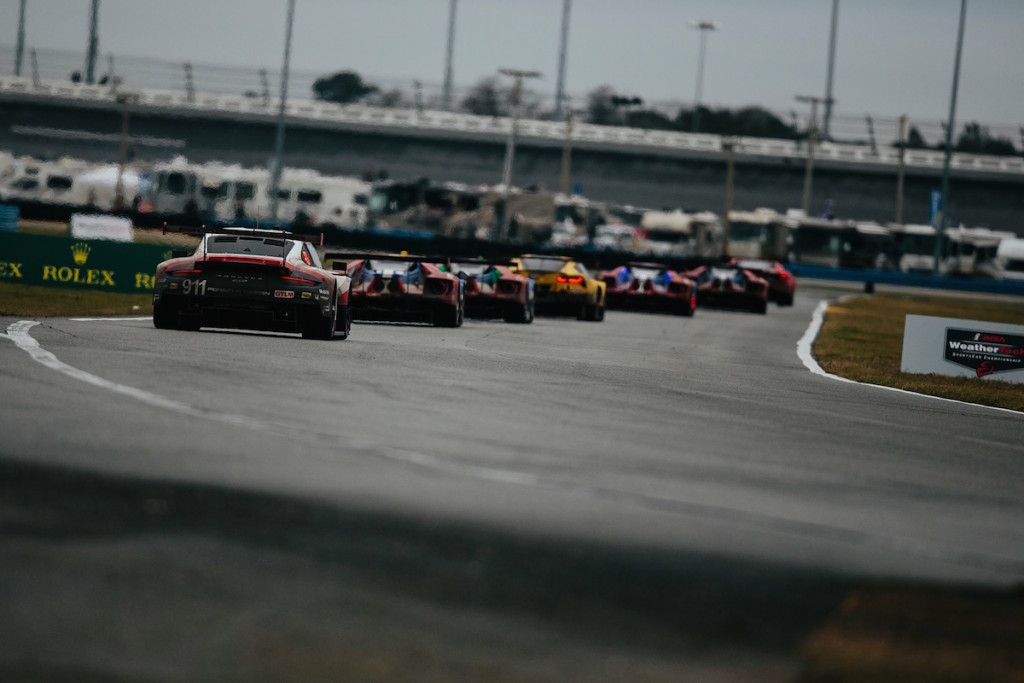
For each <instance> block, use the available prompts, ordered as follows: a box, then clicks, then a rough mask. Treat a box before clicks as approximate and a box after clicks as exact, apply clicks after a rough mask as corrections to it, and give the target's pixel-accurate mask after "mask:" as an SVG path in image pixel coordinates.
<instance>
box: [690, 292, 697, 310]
mask: <svg viewBox="0 0 1024 683" xmlns="http://www.w3.org/2000/svg"><path fill="white" fill-rule="evenodd" d="M690 308H697V297H695V296H694V295H693V294H691V295H690Z"/></svg>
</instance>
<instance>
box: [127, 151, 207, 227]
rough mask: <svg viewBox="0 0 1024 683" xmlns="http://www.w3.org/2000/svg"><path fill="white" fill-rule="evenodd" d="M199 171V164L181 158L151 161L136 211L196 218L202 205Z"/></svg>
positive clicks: (200, 167)
mask: <svg viewBox="0 0 1024 683" xmlns="http://www.w3.org/2000/svg"><path fill="white" fill-rule="evenodd" d="M202 171H203V167H202V166H200V165H198V164H190V163H189V162H188V160H187V159H185V158H184V157H177V158H175V159H174V160H172V161H169V162H162V163H157V164H154V165H153V169H152V172H151V174H150V178H149V185H148V188H147V190H146V192H145V196H144V197H142V198H141V200H140V202H139V211H142V212H151V213H156V214H163V215H179V216H180V215H194V216H196V217H198V216H199V214H200V210H201V208H202V205H203V195H202V187H203V183H202Z"/></svg>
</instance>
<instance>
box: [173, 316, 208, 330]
mask: <svg viewBox="0 0 1024 683" xmlns="http://www.w3.org/2000/svg"><path fill="white" fill-rule="evenodd" d="M202 320H203V318H202V316H201V315H184V314H179V315H178V329H179V330H185V331H187V332H198V331H199V328H200V327H201V326H202Z"/></svg>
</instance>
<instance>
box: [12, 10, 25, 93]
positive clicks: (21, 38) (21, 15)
mask: <svg viewBox="0 0 1024 683" xmlns="http://www.w3.org/2000/svg"><path fill="white" fill-rule="evenodd" d="M24 56H25V0H21V5H19V7H18V44H17V46H16V47H15V48H14V75H15V76H21V61H22V58H23V57H24Z"/></svg>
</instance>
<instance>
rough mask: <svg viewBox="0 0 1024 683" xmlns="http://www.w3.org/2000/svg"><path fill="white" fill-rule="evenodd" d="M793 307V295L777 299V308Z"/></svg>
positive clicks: (785, 295)
mask: <svg viewBox="0 0 1024 683" xmlns="http://www.w3.org/2000/svg"><path fill="white" fill-rule="evenodd" d="M792 305H793V293H792V292H790V293H788V294H783V295H782V296H781V297H779V306H792Z"/></svg>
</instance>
